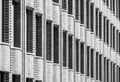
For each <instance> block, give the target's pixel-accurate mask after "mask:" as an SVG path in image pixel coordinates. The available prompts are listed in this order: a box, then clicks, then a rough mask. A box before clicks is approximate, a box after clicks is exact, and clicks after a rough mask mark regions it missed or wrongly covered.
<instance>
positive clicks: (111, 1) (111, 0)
mask: <svg viewBox="0 0 120 82" xmlns="http://www.w3.org/2000/svg"><path fill="white" fill-rule="evenodd" d="M112 3H113V0H110V10H111V11H112V10H113V4H112Z"/></svg>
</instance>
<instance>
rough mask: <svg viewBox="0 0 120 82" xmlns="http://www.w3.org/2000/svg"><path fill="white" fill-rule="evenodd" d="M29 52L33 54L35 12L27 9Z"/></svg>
mask: <svg viewBox="0 0 120 82" xmlns="http://www.w3.org/2000/svg"><path fill="white" fill-rule="evenodd" d="M27 52H30V53H32V52H33V10H28V9H27Z"/></svg>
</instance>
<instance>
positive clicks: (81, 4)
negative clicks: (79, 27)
mask: <svg viewBox="0 0 120 82" xmlns="http://www.w3.org/2000/svg"><path fill="white" fill-rule="evenodd" d="M80 22H81V24H84V0H80Z"/></svg>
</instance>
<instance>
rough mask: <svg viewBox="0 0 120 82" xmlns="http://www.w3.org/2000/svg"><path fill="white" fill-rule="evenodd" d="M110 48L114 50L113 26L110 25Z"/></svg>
mask: <svg viewBox="0 0 120 82" xmlns="http://www.w3.org/2000/svg"><path fill="white" fill-rule="evenodd" d="M110 42H111V43H110V47H111V48H112V43H113V28H112V24H110Z"/></svg>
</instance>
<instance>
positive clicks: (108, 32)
mask: <svg viewBox="0 0 120 82" xmlns="http://www.w3.org/2000/svg"><path fill="white" fill-rule="evenodd" d="M106 32H107V44H108V45H109V20H107V31H106Z"/></svg>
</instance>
